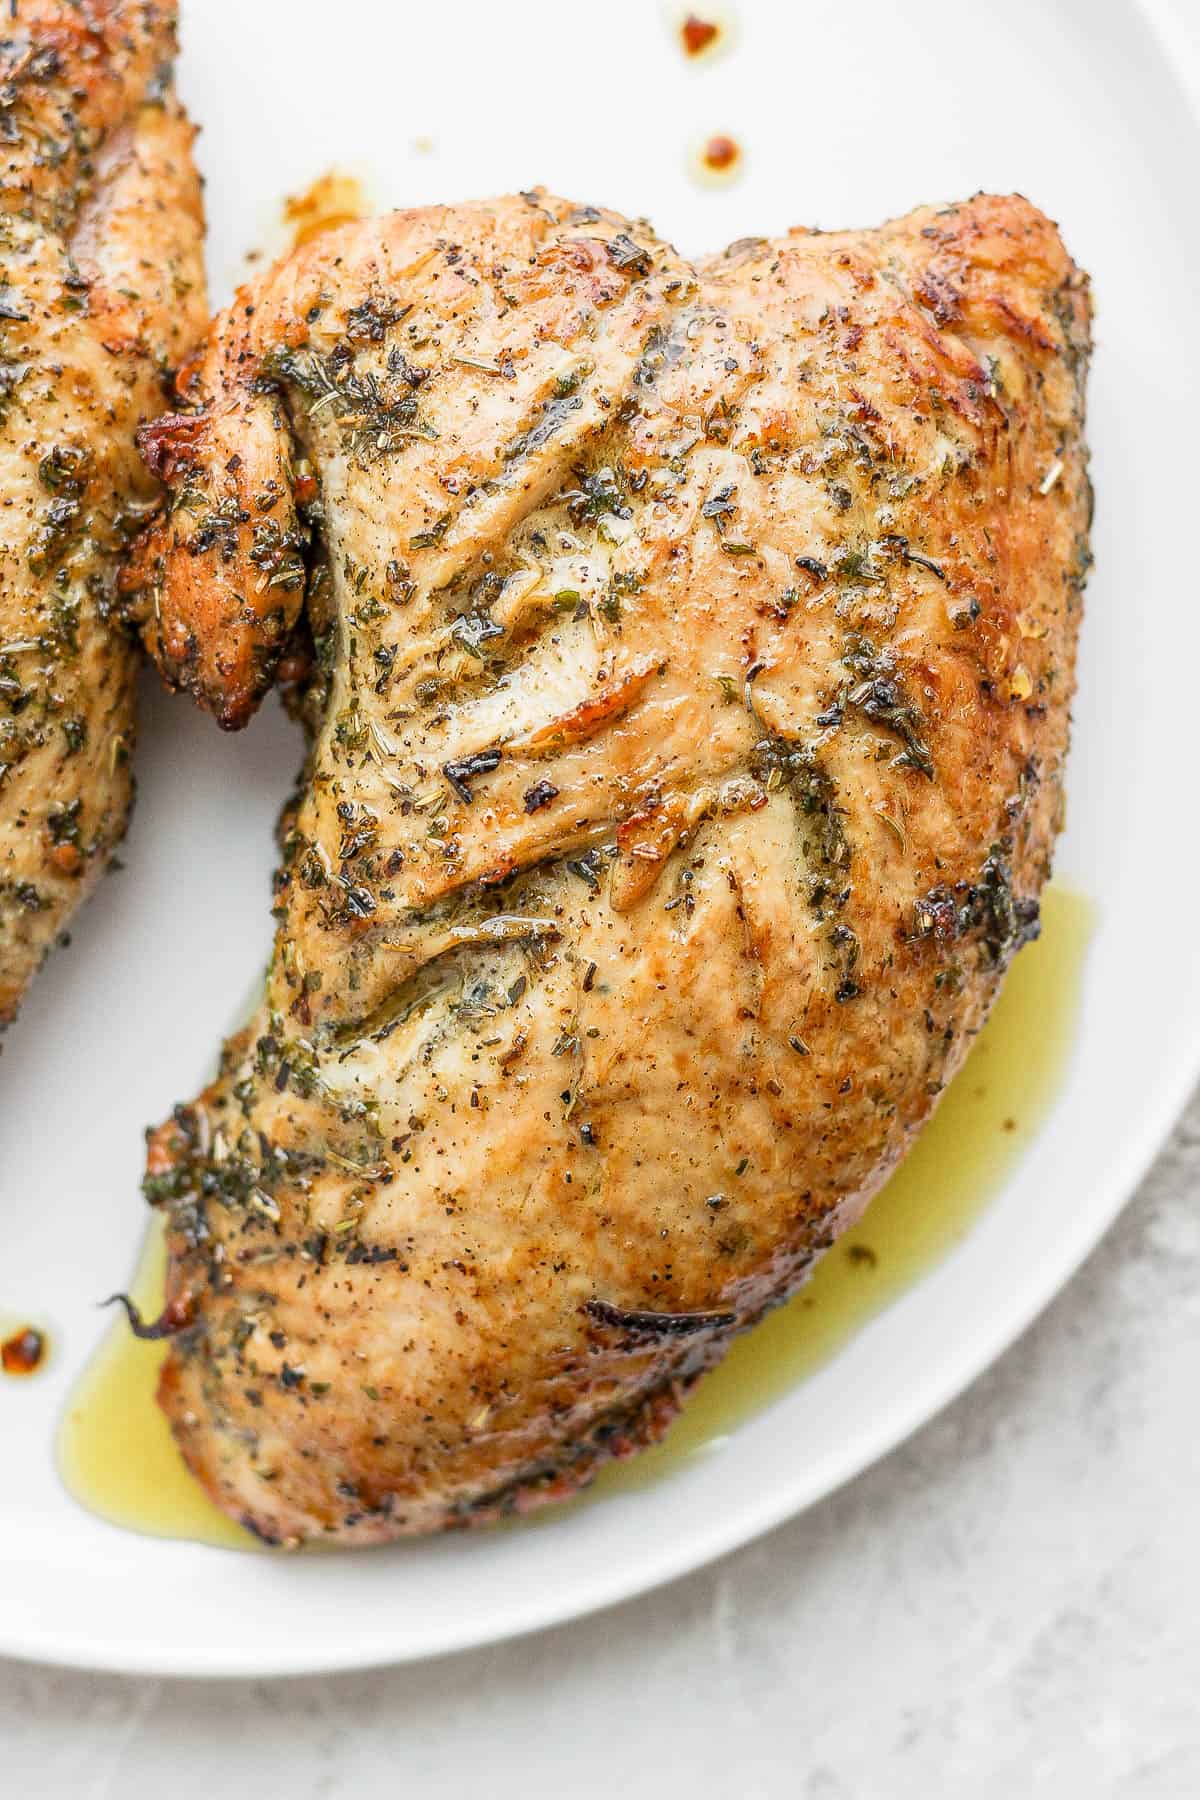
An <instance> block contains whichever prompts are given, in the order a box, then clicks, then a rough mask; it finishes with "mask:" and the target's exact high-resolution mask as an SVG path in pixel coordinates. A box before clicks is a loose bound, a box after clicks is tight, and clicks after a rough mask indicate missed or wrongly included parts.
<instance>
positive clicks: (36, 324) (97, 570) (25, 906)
mask: <svg viewBox="0 0 1200 1800" xmlns="http://www.w3.org/2000/svg"><path fill="white" fill-rule="evenodd" d="M174 50H175V7H174V6H173V5H159V4H136V5H135V4H132V3H129V4H119V3H118V0H78V3H77V4H70V3H69V0H16V3H15V4H6V5H5V7H4V9H3V17H2V18H0V254H2V259H3V270H2V273H0V491H2V493H3V507H4V510H3V513H2V514H0V520H2V525H0V1027H2V1026H3V1025H4V1024H5V1023H7V1021H8V1020H9V1019H10V1018H11V1017H12V1015H13V1013H14V1012H15V1011H16V1007H17V1004H18V1002H19V1000H20V997H21V994H22V992H23V991H24V988H25V985H26V982H27V981H28V980H29V977H30V976H31V975H32V974H33V972H34V970H35V969H36V968H37V966H38V964H39V963H40V962H41V960H42V957H43V956H44V955H45V953H46V951H47V950H48V949H49V948H50V946H51V945H52V944H53V943H54V941H55V940H56V938H57V937H58V935H59V933H60V932H61V930H62V928H63V926H64V925H65V924H66V923H67V920H68V919H69V918H70V915H71V913H72V912H73V911H74V909H75V907H76V906H77V905H78V904H79V902H80V901H81V900H82V899H83V898H84V897H85V895H86V894H87V893H88V892H89V891H90V890H91V888H92V886H93V885H94V883H95V882H96V880H97V879H98V877H99V876H100V874H101V873H102V871H103V869H104V867H105V865H106V863H107V860H108V856H109V853H110V852H111V850H112V848H113V845H114V844H115V843H116V842H117V840H118V839H119V838H120V837H121V835H122V833H123V831H124V829H125V819H126V814H127V812H128V808H129V801H130V794H131V783H130V772H129V759H130V754H131V752H132V747H133V728H134V716H133V679H134V672H135V669H136V660H137V659H136V646H135V644H134V642H133V641H132V640H131V638H130V637H129V636H128V634H127V632H126V631H125V629H124V627H123V626H122V624H121V622H120V620H119V618H118V616H117V615H118V610H119V609H118V604H117V590H116V580H117V568H118V565H119V560H120V557H121V555H122V553H123V551H124V549H125V547H126V546H127V544H128V543H129V541H130V538H131V537H132V535H133V533H134V532H135V531H136V530H137V529H139V527H140V526H141V525H142V524H143V523H144V520H145V517H146V513H147V511H148V509H149V508H150V506H151V505H152V504H153V502H154V497H155V492H156V487H155V483H154V482H153V481H151V480H150V479H149V477H148V475H147V473H146V470H145V468H144V467H143V465H142V463H141V460H140V459H139V457H138V455H137V452H136V449H135V446H134V431H135V429H136V427H137V425H138V424H139V422H140V421H143V420H146V419H148V418H150V417H152V416H153V415H154V414H155V413H156V412H157V411H159V410H160V408H161V406H162V404H163V388H162V379H163V375H164V372H165V370H166V369H167V368H168V367H169V365H170V364H171V363H173V362H174V361H176V360H177V359H178V357H179V356H180V355H181V354H182V352H183V351H184V350H185V348H187V347H188V345H189V344H191V343H193V342H195V340H196V339H197V338H198V337H199V335H200V333H201V331H202V330H203V328H204V320H205V315H206V311H207V308H206V302H205V296H204V276H203V268H202V263H201V248H202V238H203V218H202V213H201V205H200V188H199V181H198V179H197V176H196V171H195V168H194V166H193V163H192V129H191V126H190V125H189V124H188V122H187V119H186V118H185V116H184V114H183V112H182V110H181V108H180V106H179V104H178V102H177V101H176V99H175V95H174V89H173V86H172V82H171V58H172V56H173V55H174Z"/></svg>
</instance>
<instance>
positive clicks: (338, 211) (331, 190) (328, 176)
mask: <svg viewBox="0 0 1200 1800" xmlns="http://www.w3.org/2000/svg"><path fill="white" fill-rule="evenodd" d="M370 210H371V209H370V206H369V204H368V201H367V196H366V193H365V191H364V189H363V185H362V183H361V182H360V181H359V180H358V179H357V177H355V176H353V175H346V174H343V173H342V172H341V171H339V170H337V169H330V170H328V171H327V172H326V173H325V174H324V175H318V177H317V179H316V180H315V181H314V182H312V183H311V184H310V186H308V187H307V188H305V190H304V192H303V193H302V194H293V195H291V196H290V198H289V199H287V200H285V201H284V203H283V217H284V223H285V224H286V225H288V226H289V227H290V229H291V247H292V249H293V250H298V249H299V248H300V246H301V244H307V243H310V242H311V241H312V239H313V238H315V237H320V235H321V233H322V232H323V231H333V230H334V229H335V227H337V226H338V225H350V224H353V223H354V221H355V220H356V219H365V218H366V216H367V214H368V213H369V212H370Z"/></svg>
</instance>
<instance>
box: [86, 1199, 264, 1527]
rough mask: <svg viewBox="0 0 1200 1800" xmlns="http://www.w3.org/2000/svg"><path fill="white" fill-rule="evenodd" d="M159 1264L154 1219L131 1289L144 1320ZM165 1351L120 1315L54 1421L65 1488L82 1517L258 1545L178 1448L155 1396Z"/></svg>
mask: <svg viewBox="0 0 1200 1800" xmlns="http://www.w3.org/2000/svg"><path fill="white" fill-rule="evenodd" d="M166 1264H167V1254H166V1240H165V1235H164V1232H163V1225H162V1221H161V1220H160V1219H159V1218H157V1217H155V1218H154V1219H153V1220H152V1221H151V1224H150V1228H149V1231H148V1232H147V1234H146V1242H145V1244H144V1246H143V1249H142V1254H141V1257H140V1259H139V1262H138V1268H137V1273H136V1275H135V1276H134V1279H133V1282H132V1283H131V1287H130V1296H129V1297H130V1299H131V1300H132V1301H133V1303H134V1305H135V1306H136V1307H137V1309H138V1311H139V1312H140V1313H141V1315H142V1317H143V1318H147V1319H154V1318H157V1317H158V1315H159V1313H160V1312H161V1311H162V1301H163V1284H164V1279H165V1276H166ZM168 1348H169V1346H168V1345H167V1344H166V1343H163V1342H159V1343H145V1342H139V1340H138V1339H137V1338H136V1337H134V1335H133V1333H132V1331H131V1330H130V1329H129V1326H128V1324H127V1323H126V1321H125V1319H124V1318H119V1319H117V1320H116V1321H115V1322H114V1324H113V1325H112V1326H111V1328H110V1330H109V1332H108V1335H107V1336H106V1337H105V1339H104V1341H103V1343H102V1344H101V1345H100V1347H99V1349H98V1350H97V1351H96V1354H95V1355H94V1356H93V1358H92V1360H91V1362H90V1363H89V1364H88V1366H87V1368H86V1369H85V1370H84V1372H83V1374H82V1375H81V1376H80V1379H79V1382H78V1384H77V1386H76V1388H75V1390H74V1392H73V1393H72V1394H71V1396H70V1399H69V1400H68V1402H67V1408H66V1411H65V1412H64V1414H63V1417H62V1420H61V1422H60V1424H59V1428H58V1445H57V1452H58V1468H59V1473H60V1475H61V1476H62V1480H63V1483H64V1485H65V1486H66V1488H67V1491H68V1493H70V1494H71V1496H72V1497H73V1498H74V1499H75V1500H77V1501H78V1502H79V1504H80V1505H81V1506H83V1507H85V1508H86V1509H87V1511H88V1512H91V1513H95V1514H96V1515H97V1517H99V1518H101V1519H107V1520H108V1521H109V1523H110V1524H112V1525H121V1526H123V1527H124V1528H125V1529H126V1530H127V1531H139V1532H141V1533H143V1534H144V1535H146V1536H149V1537H168V1538H190V1539H192V1540H193V1541H194V1542H197V1543H201V1544H213V1545H216V1546H218V1547H219V1548H222V1549H229V1550H253V1549H256V1548H259V1546H258V1545H257V1544H256V1542H255V1540H254V1539H253V1538H252V1537H251V1536H250V1534H249V1532H246V1531H243V1530H242V1529H241V1527H240V1526H238V1525H235V1524H234V1523H233V1522H232V1520H230V1519H227V1518H226V1517H225V1515H224V1513H222V1512H220V1511H218V1509H217V1508H216V1507H215V1506H214V1505H213V1503H212V1501H211V1500H210V1499H209V1498H208V1496H207V1494H206V1493H205V1492H204V1489H203V1488H202V1487H201V1486H200V1483H199V1482H198V1481H196V1480H195V1479H194V1478H193V1476H192V1475H191V1474H189V1472H188V1469H187V1467H186V1465H185V1463H184V1461H183V1458H182V1457H181V1456H180V1454H179V1451H178V1450H177V1448H176V1446H175V1440H174V1438H173V1437H172V1436H171V1428H170V1426H169V1425H168V1424H167V1421H166V1417H165V1415H164V1414H163V1413H162V1412H161V1411H160V1410H159V1408H158V1405H157V1404H156V1402H155V1398H154V1395H155V1390H156V1389H157V1387H158V1374H159V1370H160V1369H161V1367H162V1363H163V1358H164V1357H165V1356H166V1354H167V1350H168Z"/></svg>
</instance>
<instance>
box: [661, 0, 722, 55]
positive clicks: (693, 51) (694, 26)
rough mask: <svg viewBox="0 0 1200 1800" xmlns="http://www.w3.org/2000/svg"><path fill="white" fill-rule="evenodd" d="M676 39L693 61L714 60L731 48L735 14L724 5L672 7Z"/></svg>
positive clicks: (684, 52)
mask: <svg viewBox="0 0 1200 1800" xmlns="http://www.w3.org/2000/svg"><path fill="white" fill-rule="evenodd" d="M672 22H673V25H674V30H675V35H676V41H677V42H678V44H679V48H680V49H681V50H682V51H683V54H684V55H685V56H686V57H687V59H688V61H689V62H697V63H699V62H711V61H712V60H713V58H714V57H717V56H721V55H723V54H724V52H725V51H727V50H728V49H730V48H731V46H732V43H733V37H734V30H733V19H732V16H731V15H730V14H729V13H728V12H727V11H726V10H725V9H724V8H720V7H711V6H705V7H702V8H700V9H699V10H695V9H693V8H691V7H688V8H686V9H683V8H672Z"/></svg>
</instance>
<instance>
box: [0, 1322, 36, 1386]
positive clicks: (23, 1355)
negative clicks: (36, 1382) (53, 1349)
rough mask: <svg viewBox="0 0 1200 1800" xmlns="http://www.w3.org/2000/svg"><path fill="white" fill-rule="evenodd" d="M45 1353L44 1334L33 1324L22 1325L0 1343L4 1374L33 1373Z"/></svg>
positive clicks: (0, 1359) (0, 1356)
mask: <svg viewBox="0 0 1200 1800" xmlns="http://www.w3.org/2000/svg"><path fill="white" fill-rule="evenodd" d="M45 1355H46V1339H45V1335H44V1334H43V1333H42V1332H40V1331H38V1330H37V1329H36V1328H35V1327H34V1326H33V1325H22V1327H21V1329H20V1330H19V1331H14V1332H13V1334H12V1336H11V1337H10V1338H6V1339H5V1340H4V1343H3V1344H0V1364H2V1365H3V1368H4V1373H5V1374H6V1375H33V1374H35V1373H36V1371H37V1370H38V1369H39V1368H40V1367H41V1364H42V1362H43V1360H44V1358H45Z"/></svg>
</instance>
